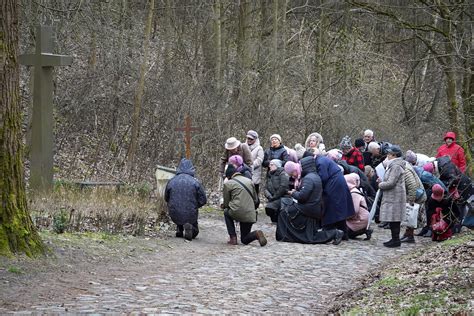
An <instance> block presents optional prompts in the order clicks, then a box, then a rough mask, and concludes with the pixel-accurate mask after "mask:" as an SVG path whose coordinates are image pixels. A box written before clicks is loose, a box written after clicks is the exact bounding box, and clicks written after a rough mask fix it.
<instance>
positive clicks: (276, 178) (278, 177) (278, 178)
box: [265, 167, 290, 210]
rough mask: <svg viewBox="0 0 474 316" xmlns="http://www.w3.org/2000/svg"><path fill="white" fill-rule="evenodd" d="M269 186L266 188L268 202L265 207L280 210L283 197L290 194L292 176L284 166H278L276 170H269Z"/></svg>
mask: <svg viewBox="0 0 474 316" xmlns="http://www.w3.org/2000/svg"><path fill="white" fill-rule="evenodd" d="M268 175H269V178H268V179H267V186H266V188H265V197H266V198H267V199H268V203H267V204H266V205H265V208H270V209H273V210H279V209H280V207H281V205H280V203H281V198H282V197H283V196H286V195H288V190H289V182H290V177H289V176H288V174H287V173H286V172H285V170H284V169H283V167H279V168H277V169H276V170H275V171H269V172H268Z"/></svg>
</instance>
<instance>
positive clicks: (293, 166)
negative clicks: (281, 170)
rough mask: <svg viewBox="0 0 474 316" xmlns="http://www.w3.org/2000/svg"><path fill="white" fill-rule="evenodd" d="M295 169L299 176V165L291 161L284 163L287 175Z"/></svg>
mask: <svg viewBox="0 0 474 316" xmlns="http://www.w3.org/2000/svg"><path fill="white" fill-rule="evenodd" d="M295 171H296V174H297V175H298V178H299V176H300V175H301V165H300V164H299V163H296V162H293V161H288V162H287V163H286V164H285V172H286V173H288V175H290V176H292V174H293V172H295Z"/></svg>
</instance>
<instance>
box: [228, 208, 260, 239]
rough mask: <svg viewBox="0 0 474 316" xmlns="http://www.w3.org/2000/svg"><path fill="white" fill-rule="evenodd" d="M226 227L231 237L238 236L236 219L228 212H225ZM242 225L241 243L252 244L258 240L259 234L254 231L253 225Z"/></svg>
mask: <svg viewBox="0 0 474 316" xmlns="http://www.w3.org/2000/svg"><path fill="white" fill-rule="evenodd" d="M224 219H225V225H226V226H227V233H229V236H237V233H236V231H235V222H234V219H233V218H232V217H231V216H230V215H229V213H228V210H225V211H224ZM239 224H240V241H241V242H242V243H243V244H244V245H248V244H250V243H251V242H252V241H254V240H257V234H256V233H255V231H253V232H252V231H251V230H252V225H253V223H242V222H239Z"/></svg>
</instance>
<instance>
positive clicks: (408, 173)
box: [403, 162, 426, 204]
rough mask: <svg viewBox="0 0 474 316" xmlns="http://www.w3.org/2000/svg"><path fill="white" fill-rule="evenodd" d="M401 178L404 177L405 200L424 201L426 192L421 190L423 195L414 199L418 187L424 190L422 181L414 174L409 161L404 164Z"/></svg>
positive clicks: (409, 201) (410, 201)
mask: <svg viewBox="0 0 474 316" xmlns="http://www.w3.org/2000/svg"><path fill="white" fill-rule="evenodd" d="M403 178H404V179H405V190H406V194H407V202H408V203H415V202H416V203H418V204H421V203H424V202H425V201H426V194H425V193H424V192H423V195H422V196H421V197H420V198H418V199H416V191H417V190H418V189H422V190H423V191H425V189H424V187H423V183H422V182H421V180H420V178H419V177H418V175H417V174H416V172H415V170H414V169H413V167H412V165H411V164H410V163H409V162H406V164H405V171H404V173H403Z"/></svg>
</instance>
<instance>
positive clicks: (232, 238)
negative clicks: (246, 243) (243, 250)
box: [227, 236, 237, 246]
mask: <svg viewBox="0 0 474 316" xmlns="http://www.w3.org/2000/svg"><path fill="white" fill-rule="evenodd" d="M227 243H228V244H229V245H233V246H235V245H237V236H229V241H228V242H227Z"/></svg>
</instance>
